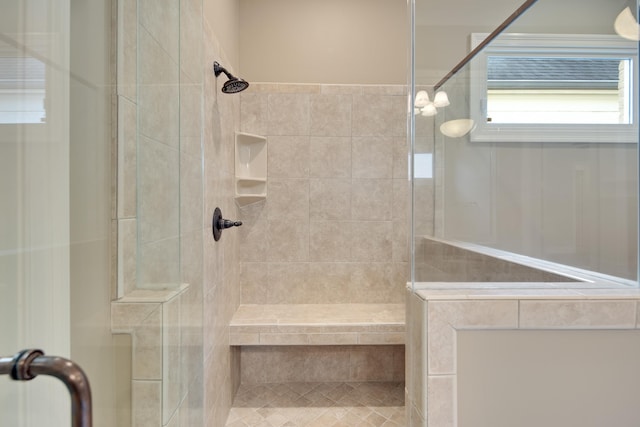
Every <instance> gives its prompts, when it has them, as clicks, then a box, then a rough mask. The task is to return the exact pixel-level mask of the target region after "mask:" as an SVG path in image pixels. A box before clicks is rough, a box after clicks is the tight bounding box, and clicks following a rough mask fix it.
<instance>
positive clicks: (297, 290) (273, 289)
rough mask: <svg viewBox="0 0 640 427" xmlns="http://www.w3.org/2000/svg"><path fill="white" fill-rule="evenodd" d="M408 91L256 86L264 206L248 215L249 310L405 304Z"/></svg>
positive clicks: (254, 116)
mask: <svg viewBox="0 0 640 427" xmlns="http://www.w3.org/2000/svg"><path fill="white" fill-rule="evenodd" d="M405 92H406V89H405V87H404V86H347V85H345V86H341V85H296V84H256V83H253V84H252V86H251V87H250V88H249V90H247V91H246V92H243V93H242V94H241V97H240V99H241V107H240V111H241V126H240V127H241V130H242V131H245V132H248V133H253V134H259V135H263V136H266V137H267V140H268V142H267V144H268V184H267V190H268V195H267V200H266V201H265V202H259V203H256V204H253V205H249V206H247V207H244V208H242V209H241V212H240V213H241V219H242V221H243V226H242V228H241V230H240V236H241V237H240V260H241V273H240V278H241V279H240V280H241V288H242V302H243V303H257V304H260V303H269V304H281V303H283V304H284V303H289V304H295V303H349V302H358V303H401V302H402V301H403V292H404V285H405V283H406V281H407V279H408V277H409V276H408V270H409V247H408V234H409V221H408V215H409V210H408V209H409V182H408V178H407V177H408V172H407V164H408V148H407V139H406V134H407V132H406V122H407V120H406V95H405Z"/></svg>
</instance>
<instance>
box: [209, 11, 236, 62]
mask: <svg viewBox="0 0 640 427" xmlns="http://www.w3.org/2000/svg"><path fill="white" fill-rule="evenodd" d="M202 12H203V15H204V19H205V20H206V22H207V23H208V25H210V26H211V28H212V29H214V32H215V35H216V38H215V43H216V44H217V45H218V47H219V48H220V51H221V52H224V54H225V59H226V63H225V62H223V61H221V60H220V58H204V61H205V63H207V64H208V63H209V62H210V63H211V64H213V61H215V60H217V61H218V62H220V63H221V64H222V65H223V66H224V67H226V68H227V69H228V70H234V72H237V71H236V70H238V66H239V64H240V50H239V46H240V40H239V34H240V5H239V2H238V1H237V0H202Z"/></svg>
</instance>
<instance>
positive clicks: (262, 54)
mask: <svg viewBox="0 0 640 427" xmlns="http://www.w3.org/2000/svg"><path fill="white" fill-rule="evenodd" d="M406 4H407V2H406V1H405V0H241V1H240V65H241V70H242V75H243V77H244V78H245V79H247V80H249V81H256V82H286V83H342V84H404V83H405V82H406V80H407V71H406V70H407V52H408V51H407V49H408V37H409V32H408V24H407V15H406Z"/></svg>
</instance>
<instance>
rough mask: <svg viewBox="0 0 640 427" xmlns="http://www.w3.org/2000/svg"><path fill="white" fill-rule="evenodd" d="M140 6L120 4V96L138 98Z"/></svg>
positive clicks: (126, 0) (129, 2)
mask: <svg viewBox="0 0 640 427" xmlns="http://www.w3.org/2000/svg"><path fill="white" fill-rule="evenodd" d="M137 6H138V4H137V1H136V0H123V1H121V2H118V31H117V37H118V52H117V57H118V58H117V66H118V70H117V81H118V89H117V91H118V95H120V96H124V97H127V98H128V99H129V100H131V101H134V100H135V99H136V98H137V84H136V83H137V74H138V72H137V62H138V61H137V60H138V7H137Z"/></svg>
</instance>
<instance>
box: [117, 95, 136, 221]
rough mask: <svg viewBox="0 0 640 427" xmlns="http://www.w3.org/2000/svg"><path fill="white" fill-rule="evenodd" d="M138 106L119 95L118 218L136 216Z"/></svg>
mask: <svg viewBox="0 0 640 427" xmlns="http://www.w3.org/2000/svg"><path fill="white" fill-rule="evenodd" d="M136 123H137V108H136V105H135V104H134V103H132V102H131V101H129V100H128V99H126V98H124V97H122V96H119V97H118V218H133V217H135V216H136V207H137V206H136V189H137V176H136V173H137V172H136V167H137V145H136V142H137V132H136Z"/></svg>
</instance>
